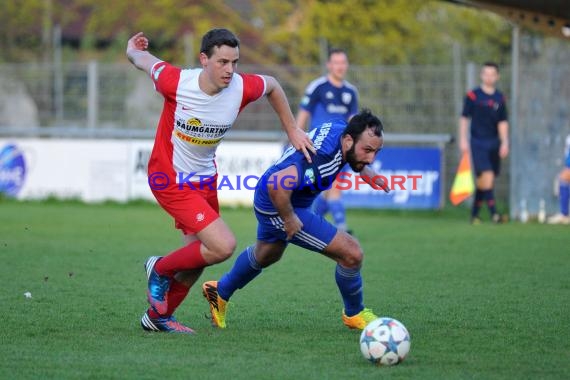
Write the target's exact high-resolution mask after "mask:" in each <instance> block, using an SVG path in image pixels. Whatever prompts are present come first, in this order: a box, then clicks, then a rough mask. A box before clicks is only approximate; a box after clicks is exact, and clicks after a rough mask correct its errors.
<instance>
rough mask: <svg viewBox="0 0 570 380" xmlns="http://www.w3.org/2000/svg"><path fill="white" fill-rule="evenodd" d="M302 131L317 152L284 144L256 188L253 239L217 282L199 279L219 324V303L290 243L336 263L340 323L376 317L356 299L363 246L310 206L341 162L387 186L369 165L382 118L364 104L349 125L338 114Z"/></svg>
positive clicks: (360, 323) (352, 324)
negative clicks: (299, 150)
mask: <svg viewBox="0 0 570 380" xmlns="http://www.w3.org/2000/svg"><path fill="white" fill-rule="evenodd" d="M309 136H310V137H311V140H312V141H313V144H314V147H315V149H316V150H317V153H316V155H315V156H313V162H312V163H309V162H307V160H306V159H305V158H304V157H303V155H302V154H300V153H297V152H295V150H294V149H293V148H289V149H288V150H287V151H285V153H284V154H283V156H282V157H281V158H280V159H279V160H278V161H277V162H276V163H275V164H274V165H273V166H271V167H270V168H269V169H268V170H267V171H266V172H265V174H264V175H263V176H262V177H261V179H260V181H259V183H258V185H257V187H256V190H255V197H254V209H255V215H256V217H257V220H258V228H257V243H256V244H255V245H252V246H250V247H248V248H246V249H245V250H244V251H243V252H242V253H241V254H240V255H239V257H238V258H237V260H236V262H235V263H234V266H233V268H232V269H231V270H230V271H229V272H228V273H226V274H225V275H223V276H222V278H221V279H220V280H219V281H208V282H205V283H204V284H203V285H202V290H203V293H204V297H206V299H207V300H208V302H209V304H210V312H211V314H212V324H213V325H214V326H216V327H220V328H225V327H226V322H225V320H226V305H227V302H228V300H229V299H230V297H231V296H232V295H233V293H234V292H235V291H236V290H237V289H241V288H243V287H244V286H245V285H247V284H248V283H249V282H250V281H252V280H253V279H254V278H255V277H256V276H257V275H259V274H260V273H261V271H262V269H263V268H266V267H268V266H269V265H271V264H273V263H275V262H277V261H279V259H281V256H282V255H283V253H284V252H285V248H286V247H287V245H288V244H289V243H293V244H295V245H298V246H300V247H304V248H306V249H309V250H311V251H314V252H318V253H321V254H323V255H325V256H327V257H329V258H331V259H333V260H335V261H336V262H337V265H336V271H335V279H336V283H337V286H338V288H339V290H340V294H341V296H342V299H343V303H344V310H343V313H342V320H343V322H344V324H345V325H346V326H348V327H349V328H355V329H363V328H364V327H365V326H366V324H368V322H370V321H372V320H374V319H376V318H377V316H376V315H375V314H374V313H373V312H372V310H370V309H368V308H365V307H364V303H363V291H362V277H361V274H360V268H361V265H362V259H363V252H362V248H361V247H360V245H359V243H358V241H357V240H356V239H355V238H353V237H352V236H351V235H349V234H348V233H346V232H344V231H341V230H339V229H337V228H336V227H335V226H333V225H332V224H330V223H329V222H328V221H327V220H325V219H324V218H323V217H322V216H320V215H317V214H315V213H314V212H313V211H312V210H311V204H312V203H313V201H314V199H315V197H316V196H317V195H318V194H319V193H320V192H321V191H323V190H324V189H326V188H327V187H328V186H330V185H331V184H332V183H333V181H334V180H335V178H336V176H337V174H338V173H339V171H340V170H341V168H342V167H343V166H344V165H345V164H346V163H348V164H349V165H350V167H351V168H352V170H354V171H355V172H358V173H360V175H361V176H362V177H363V179H364V180H365V181H366V182H367V183H369V184H370V185H371V186H372V187H374V188H375V189H384V191H386V192H388V191H390V190H389V189H388V187H387V186H386V185H385V183H384V181H383V180H382V178H381V177H380V176H378V175H377V174H376V173H375V172H374V170H373V169H372V168H370V167H369V166H368V165H369V164H371V163H372V162H373V161H374V157H375V156H376V153H377V152H378V151H380V149H381V148H382V145H383V144H384V139H383V126H382V123H381V122H380V119H378V117H376V116H374V115H373V114H372V113H371V112H370V111H369V110H363V111H361V112H360V113H358V114H357V115H355V116H354V117H353V118H352V119H351V120H350V122H348V123H347V122H346V121H343V120H340V119H338V120H335V121H332V122H326V123H323V124H322V125H321V126H320V127H317V128H315V129H313V130H312V131H311V132H310V133H309Z"/></svg>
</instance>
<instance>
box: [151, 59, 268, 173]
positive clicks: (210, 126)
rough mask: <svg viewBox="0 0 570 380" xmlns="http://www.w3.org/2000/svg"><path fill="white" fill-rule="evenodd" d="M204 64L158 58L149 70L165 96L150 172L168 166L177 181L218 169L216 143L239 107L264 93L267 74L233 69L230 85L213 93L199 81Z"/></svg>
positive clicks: (157, 87) (233, 119)
mask: <svg viewBox="0 0 570 380" xmlns="http://www.w3.org/2000/svg"><path fill="white" fill-rule="evenodd" d="M200 72H202V69H201V68H197V69H181V68H179V67H175V66H173V65H171V64H169V63H167V62H164V61H162V62H157V63H156V64H155V65H154V66H153V67H152V69H151V72H150V76H151V78H152V81H153V83H154V86H155V89H156V91H157V92H159V93H160V94H161V95H162V96H163V97H164V105H163V109H162V114H161V116H160V120H159V122H158V128H157V131H156V137H155V141H154V147H153V150H152V153H151V156H150V160H149V164H148V172H149V174H151V173H154V172H164V173H166V174H167V175H168V176H169V178H171V180H172V178H176V182H178V179H179V178H180V177H179V176H180V173H183V178H185V180H190V181H199V180H200V177H203V176H213V175H214V174H216V164H215V161H214V157H215V153H216V148H217V147H218V145H219V144H220V142H221V141H222V139H223V138H224V136H225V135H226V133H227V132H228V131H229V130H230V128H231V127H232V125H233V123H234V122H235V120H236V118H237V116H238V114H239V113H240V112H241V110H242V109H243V108H244V107H245V106H246V105H247V104H248V103H250V102H252V101H255V100H257V99H259V98H260V97H262V96H263V95H264V94H265V91H266V83H265V79H264V78H263V77H262V76H261V75H255V74H238V73H236V74H234V75H233V76H232V80H231V82H230V84H229V86H228V87H227V88H225V89H223V90H222V91H220V92H219V93H217V94H215V95H213V96H210V95H208V94H206V93H204V92H203V91H202V90H201V89H200V87H199V85H198V77H199V75H200Z"/></svg>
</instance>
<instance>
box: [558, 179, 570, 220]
mask: <svg viewBox="0 0 570 380" xmlns="http://www.w3.org/2000/svg"><path fill="white" fill-rule="evenodd" d="M558 190H559V197H560V213H561V214H562V215H565V216H568V201H569V200H570V182H566V181H562V180H561V181H560V185H559V189H558Z"/></svg>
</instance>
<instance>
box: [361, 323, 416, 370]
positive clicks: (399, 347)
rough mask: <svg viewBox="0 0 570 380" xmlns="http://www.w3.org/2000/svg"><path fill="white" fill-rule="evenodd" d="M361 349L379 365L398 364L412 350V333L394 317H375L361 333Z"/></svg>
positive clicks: (370, 359) (369, 358)
mask: <svg viewBox="0 0 570 380" xmlns="http://www.w3.org/2000/svg"><path fill="white" fill-rule="evenodd" d="M360 351H362V355H364V358H365V359H367V360H369V361H370V362H372V363H374V364H376V365H378V366H384V365H395V364H398V363H400V362H402V361H403V360H404V359H405V358H406V355H408V352H410V334H409V333H408V330H407V329H406V327H405V326H404V325H403V324H402V323H401V322H400V321H397V320H395V319H394V318H389V317H382V318H378V319H375V320H373V321H372V322H370V323H369V324H368V325H367V326H366V327H365V328H364V330H362V333H361V334H360Z"/></svg>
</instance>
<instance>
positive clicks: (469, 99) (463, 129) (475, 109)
mask: <svg viewBox="0 0 570 380" xmlns="http://www.w3.org/2000/svg"><path fill="white" fill-rule="evenodd" d="M498 80H499V66H498V65H497V64H496V63H493V62H486V63H485V64H483V67H482V68H481V86H480V87H478V88H476V89H473V90H471V91H469V92H468V93H467V96H465V102H464V106H463V112H462V114H461V118H460V120H459V145H460V149H461V151H462V152H469V151H471V158H472V160H473V167H474V169H475V175H476V177H477V179H476V191H475V200H474V202H473V208H472V210H471V223H473V224H479V223H481V219H480V218H479V210H480V209H481V206H482V204H483V202H486V203H487V207H488V208H489V212H490V213H491V220H492V221H493V222H495V223H500V222H501V221H502V220H501V215H500V214H499V213H498V212H497V209H496V206H495V195H494V191H493V190H494V186H495V178H496V177H497V176H498V175H499V172H500V168H501V159H504V158H506V157H507V155H508V154H509V122H508V121H507V108H506V103H505V97H504V96H503V94H502V93H501V92H500V91H499V90H497V89H496V84H497V81H498ZM469 120H471V125H470V126H469ZM468 130H470V139H469V138H468V137H467V134H468Z"/></svg>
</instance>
